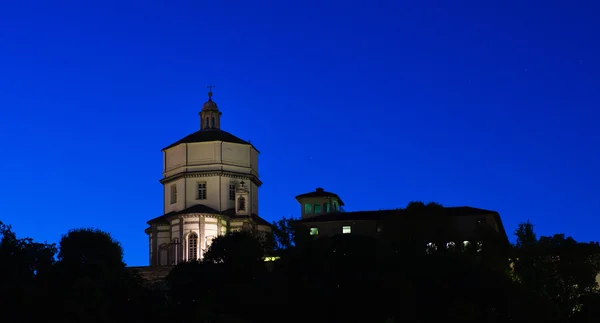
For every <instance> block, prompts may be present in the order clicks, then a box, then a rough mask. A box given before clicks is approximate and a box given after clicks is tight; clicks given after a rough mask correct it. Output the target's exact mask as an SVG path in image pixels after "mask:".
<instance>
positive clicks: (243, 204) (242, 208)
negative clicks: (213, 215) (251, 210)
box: [238, 196, 246, 211]
mask: <svg viewBox="0 0 600 323" xmlns="http://www.w3.org/2000/svg"><path fill="white" fill-rule="evenodd" d="M238 211H246V199H245V198H244V197H243V196H240V198H239V199H238Z"/></svg>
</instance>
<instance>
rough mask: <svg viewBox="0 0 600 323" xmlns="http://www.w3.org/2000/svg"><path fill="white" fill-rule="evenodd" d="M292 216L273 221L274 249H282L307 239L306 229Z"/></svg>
mask: <svg viewBox="0 0 600 323" xmlns="http://www.w3.org/2000/svg"><path fill="white" fill-rule="evenodd" d="M298 220H299V219H296V218H294V217H289V218H286V217H283V218H281V219H280V220H278V221H273V238H274V240H275V246H274V247H275V251H282V250H286V249H289V248H293V247H295V246H296V245H297V244H299V243H300V244H302V243H303V242H305V241H307V240H308V236H309V233H308V229H307V228H306V227H304V226H301V225H298V224H297V222H296V221H298Z"/></svg>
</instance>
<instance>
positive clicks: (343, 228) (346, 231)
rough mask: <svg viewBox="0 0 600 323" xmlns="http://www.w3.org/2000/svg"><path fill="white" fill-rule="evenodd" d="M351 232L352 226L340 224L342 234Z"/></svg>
mask: <svg viewBox="0 0 600 323" xmlns="http://www.w3.org/2000/svg"><path fill="white" fill-rule="evenodd" d="M347 233H352V227H351V226H349V225H344V226H342V234H347Z"/></svg>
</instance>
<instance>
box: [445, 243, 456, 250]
mask: <svg viewBox="0 0 600 323" xmlns="http://www.w3.org/2000/svg"><path fill="white" fill-rule="evenodd" d="M446 249H448V250H449V251H454V250H456V243H454V242H453V241H450V242H448V243H446Z"/></svg>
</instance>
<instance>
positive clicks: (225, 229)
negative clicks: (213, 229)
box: [221, 225, 227, 235]
mask: <svg viewBox="0 0 600 323" xmlns="http://www.w3.org/2000/svg"><path fill="white" fill-rule="evenodd" d="M226 234H227V226H225V225H221V235H226Z"/></svg>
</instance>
